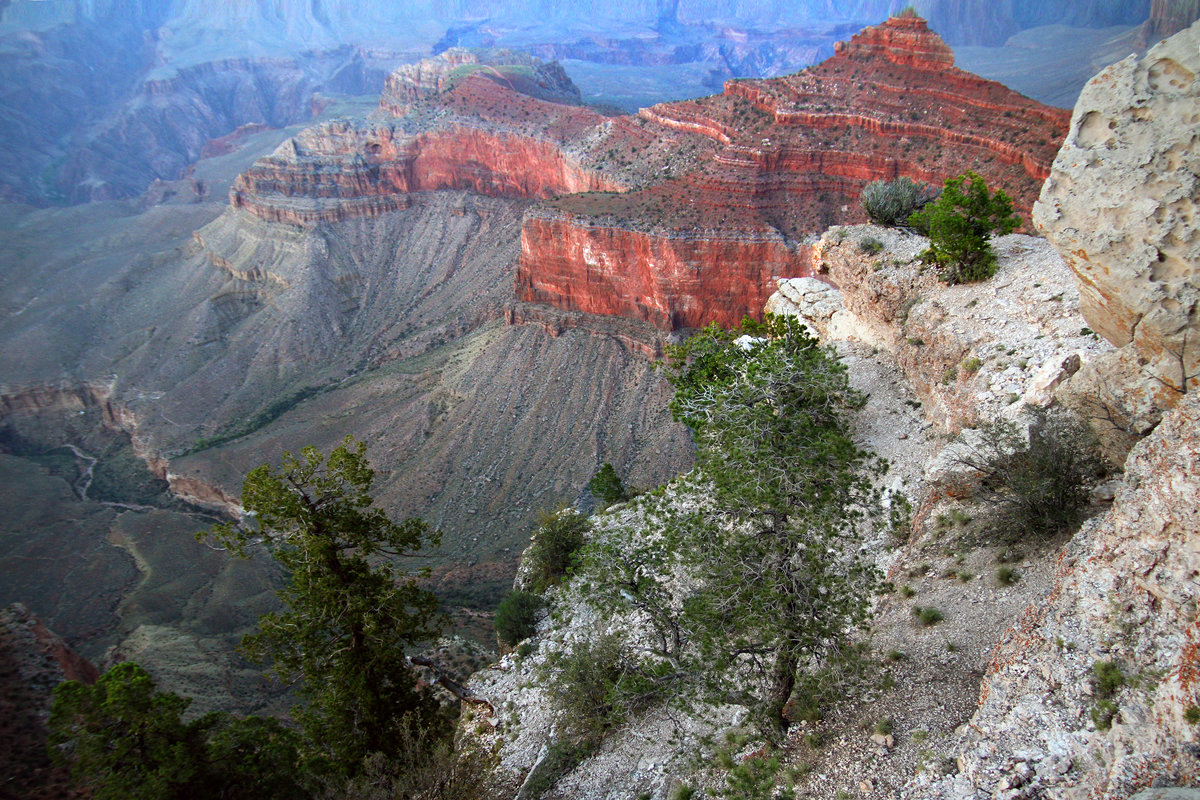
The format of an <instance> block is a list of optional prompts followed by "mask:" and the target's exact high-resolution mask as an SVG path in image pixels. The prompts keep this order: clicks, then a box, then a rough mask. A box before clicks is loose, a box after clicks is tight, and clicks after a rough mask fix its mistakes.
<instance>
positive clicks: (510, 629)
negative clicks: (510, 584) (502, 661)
mask: <svg viewBox="0 0 1200 800" xmlns="http://www.w3.org/2000/svg"><path fill="white" fill-rule="evenodd" d="M541 610H542V598H541V596H540V595H536V594H531V593H530V592H512V593H511V594H509V595H508V596H507V597H505V598H504V599H503V600H501V601H500V605H498V606H496V616H495V625H496V640H497V641H498V642H499V643H500V646H501V647H515V646H516V645H517V643H518V642H521V641H523V640H525V639H528V638H529V637H530V636H533V634H534V633H536V632H537V615H538V612H539V611H541Z"/></svg>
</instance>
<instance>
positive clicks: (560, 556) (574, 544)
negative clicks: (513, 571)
mask: <svg viewBox="0 0 1200 800" xmlns="http://www.w3.org/2000/svg"><path fill="white" fill-rule="evenodd" d="M588 525H589V523H588V518H587V517H585V516H584V515H583V514H580V513H579V512H578V511H576V510H575V509H573V508H567V507H563V508H558V509H555V510H553V511H547V512H544V513H543V514H542V515H541V516H540V517H539V518H538V527H537V528H536V529H535V530H534V532H533V541H532V543H531V544H530V545H529V549H528V550H527V551H526V552H525V560H526V563H527V564H528V580H527V584H528V586H529V588H530V589H531V590H532V591H534V592H537V593H539V594H540V593H542V592H544V591H545V590H546V589H547V588H549V587H550V586H553V585H555V584H557V583H558V582H559V581H561V580H562V579H563V578H565V577H566V576H567V575H568V574H569V573H570V572H571V570H572V569H573V568H574V566H575V559H576V554H577V553H578V552H579V548H580V547H582V546H583V541H584V534H585V533H586V532H587V529H588Z"/></svg>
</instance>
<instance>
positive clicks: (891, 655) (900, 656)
mask: <svg viewBox="0 0 1200 800" xmlns="http://www.w3.org/2000/svg"><path fill="white" fill-rule="evenodd" d="M884 658H886V659H887V660H888V661H904V660H905V659H907V658H908V656H907V655H906V654H905V653H903V652H901V651H900V650H888V651H887V655H886V656H884Z"/></svg>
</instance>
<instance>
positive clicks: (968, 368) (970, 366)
mask: <svg viewBox="0 0 1200 800" xmlns="http://www.w3.org/2000/svg"><path fill="white" fill-rule="evenodd" d="M982 366H983V362H982V361H981V360H979V359H978V358H975V357H974V356H972V357H971V358H968V359H966V360H964V361H963V362H962V368H963V372H965V373H967V374H968V375H971V374H974V373H976V372H979V368H980V367H982Z"/></svg>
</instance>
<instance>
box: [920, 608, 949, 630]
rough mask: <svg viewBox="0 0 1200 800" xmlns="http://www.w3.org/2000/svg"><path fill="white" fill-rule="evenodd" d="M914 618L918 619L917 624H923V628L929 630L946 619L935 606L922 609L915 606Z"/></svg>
mask: <svg viewBox="0 0 1200 800" xmlns="http://www.w3.org/2000/svg"><path fill="white" fill-rule="evenodd" d="M913 616H915V617H916V618H917V622H919V623H921V625H922V627H925V628H928V627H930V626H931V625H937V624H938V623H939V622H941V621H942V620H943V619H945V617H944V616H943V615H942V612H941V611H938V610H937V609H936V608H934V607H933V606H927V607H925V608H922V607H921V606H913Z"/></svg>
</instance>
